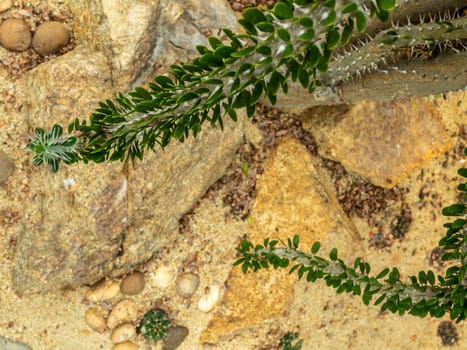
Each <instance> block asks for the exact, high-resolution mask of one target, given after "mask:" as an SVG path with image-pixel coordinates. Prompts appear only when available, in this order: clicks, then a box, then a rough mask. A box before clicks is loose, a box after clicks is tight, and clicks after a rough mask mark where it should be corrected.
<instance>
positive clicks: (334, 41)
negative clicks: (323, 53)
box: [327, 29, 340, 50]
mask: <svg viewBox="0 0 467 350" xmlns="http://www.w3.org/2000/svg"><path fill="white" fill-rule="evenodd" d="M327 39H328V40H327V48H328V50H333V49H334V48H335V47H336V46H337V45H339V40H340V35H339V32H338V31H337V30H335V29H332V30H330V31H329V32H328V38H327Z"/></svg>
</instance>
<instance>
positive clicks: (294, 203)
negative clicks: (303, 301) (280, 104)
mask: <svg viewBox="0 0 467 350" xmlns="http://www.w3.org/2000/svg"><path fill="white" fill-rule="evenodd" d="M313 163H314V161H313V159H312V157H311V155H310V154H309V153H308V151H307V149H306V148H305V146H303V145H301V144H300V143H299V142H298V141H296V140H285V141H283V142H282V143H281V144H279V145H278V147H277V148H276V149H275V150H274V152H272V154H271V155H270V156H269V158H268V160H267V161H266V162H265V164H264V169H265V171H264V173H263V175H262V177H261V179H260V180H259V182H258V183H257V188H258V196H257V198H256V202H255V205H254V208H253V210H252V218H253V222H252V225H251V229H250V230H249V232H248V238H249V239H250V240H252V241H253V242H254V243H255V242H262V241H263V240H264V238H266V237H270V238H271V239H282V240H286V239H287V238H289V237H292V236H293V235H294V234H299V235H300V240H301V246H302V247H303V248H304V249H308V248H309V247H310V246H311V245H312V243H313V242H315V241H321V242H323V241H326V240H327V237H328V236H329V235H335V234H338V235H342V236H343V239H342V240H343V241H352V239H349V238H350V236H349V235H347V236H345V235H346V233H347V234H351V235H352V236H353V241H355V240H356V239H358V236H356V231H355V230H354V228H353V227H352V225H351V224H350V223H349V222H348V221H347V220H346V217H345V215H344V214H343V213H342V211H341V209H340V207H339V206H338V205H337V201H336V199H335V198H334V194H333V193H332V192H331V190H330V186H328V185H327V184H325V183H323V179H324V176H323V175H321V174H319V170H318V168H317V167H315V166H314V164H313ZM344 236H345V237H344ZM347 244H348V245H349V246H352V243H351V242H350V243H347ZM354 245H355V243H354ZM295 281H296V277H295V276H294V275H289V274H288V271H287V270H272V269H270V270H262V271H258V272H256V273H248V274H246V275H244V274H243V273H242V271H241V269H240V268H238V267H236V268H233V270H232V272H231V275H230V278H229V280H228V282H227V283H226V285H228V288H227V290H226V292H225V295H224V299H223V301H222V302H221V304H220V305H219V306H218V307H217V310H216V313H215V314H214V316H213V318H212V320H211V321H210V323H209V325H208V326H207V328H206V329H205V331H204V332H203V334H202V336H201V338H200V342H201V343H216V342H217V341H218V340H219V338H220V337H222V336H224V335H228V334H230V333H232V332H234V331H236V330H238V329H241V328H249V327H252V326H255V325H258V324H260V323H261V322H262V321H263V320H265V319H268V318H274V317H279V316H284V315H287V313H288V306H289V302H290V297H291V296H292V292H293V289H292V287H293V284H294V282H295Z"/></svg>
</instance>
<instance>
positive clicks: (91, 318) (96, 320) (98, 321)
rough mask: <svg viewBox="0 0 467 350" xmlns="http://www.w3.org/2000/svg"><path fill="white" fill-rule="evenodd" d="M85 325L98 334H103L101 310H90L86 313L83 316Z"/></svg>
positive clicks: (103, 326) (103, 323)
mask: <svg viewBox="0 0 467 350" xmlns="http://www.w3.org/2000/svg"><path fill="white" fill-rule="evenodd" d="M85 320H86V323H87V324H88V325H89V327H91V328H92V329H93V330H95V331H96V332H98V333H104V331H105V328H106V326H107V325H106V323H105V318H104V314H103V313H102V311H101V310H99V309H96V308H92V309H89V310H87V311H86V314H85Z"/></svg>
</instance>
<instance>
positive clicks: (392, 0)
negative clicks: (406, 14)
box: [377, 0, 396, 11]
mask: <svg viewBox="0 0 467 350" xmlns="http://www.w3.org/2000/svg"><path fill="white" fill-rule="evenodd" d="M377 3H378V6H379V8H380V9H381V10H384V11H391V10H392V9H394V7H396V0H377Z"/></svg>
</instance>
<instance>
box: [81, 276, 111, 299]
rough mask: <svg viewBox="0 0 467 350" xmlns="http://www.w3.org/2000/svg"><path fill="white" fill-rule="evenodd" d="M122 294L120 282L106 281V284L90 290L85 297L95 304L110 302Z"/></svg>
mask: <svg viewBox="0 0 467 350" xmlns="http://www.w3.org/2000/svg"><path fill="white" fill-rule="evenodd" d="M119 293H120V286H119V285H118V282H115V281H112V280H106V281H105V282H104V283H101V284H99V285H97V286H96V287H93V288H91V289H89V290H88V291H87V292H86V294H85V295H84V299H85V300H87V301H90V302H93V303H97V302H100V301H105V300H110V299H113V298H115V297H116V296H117V295H118V294H119Z"/></svg>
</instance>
